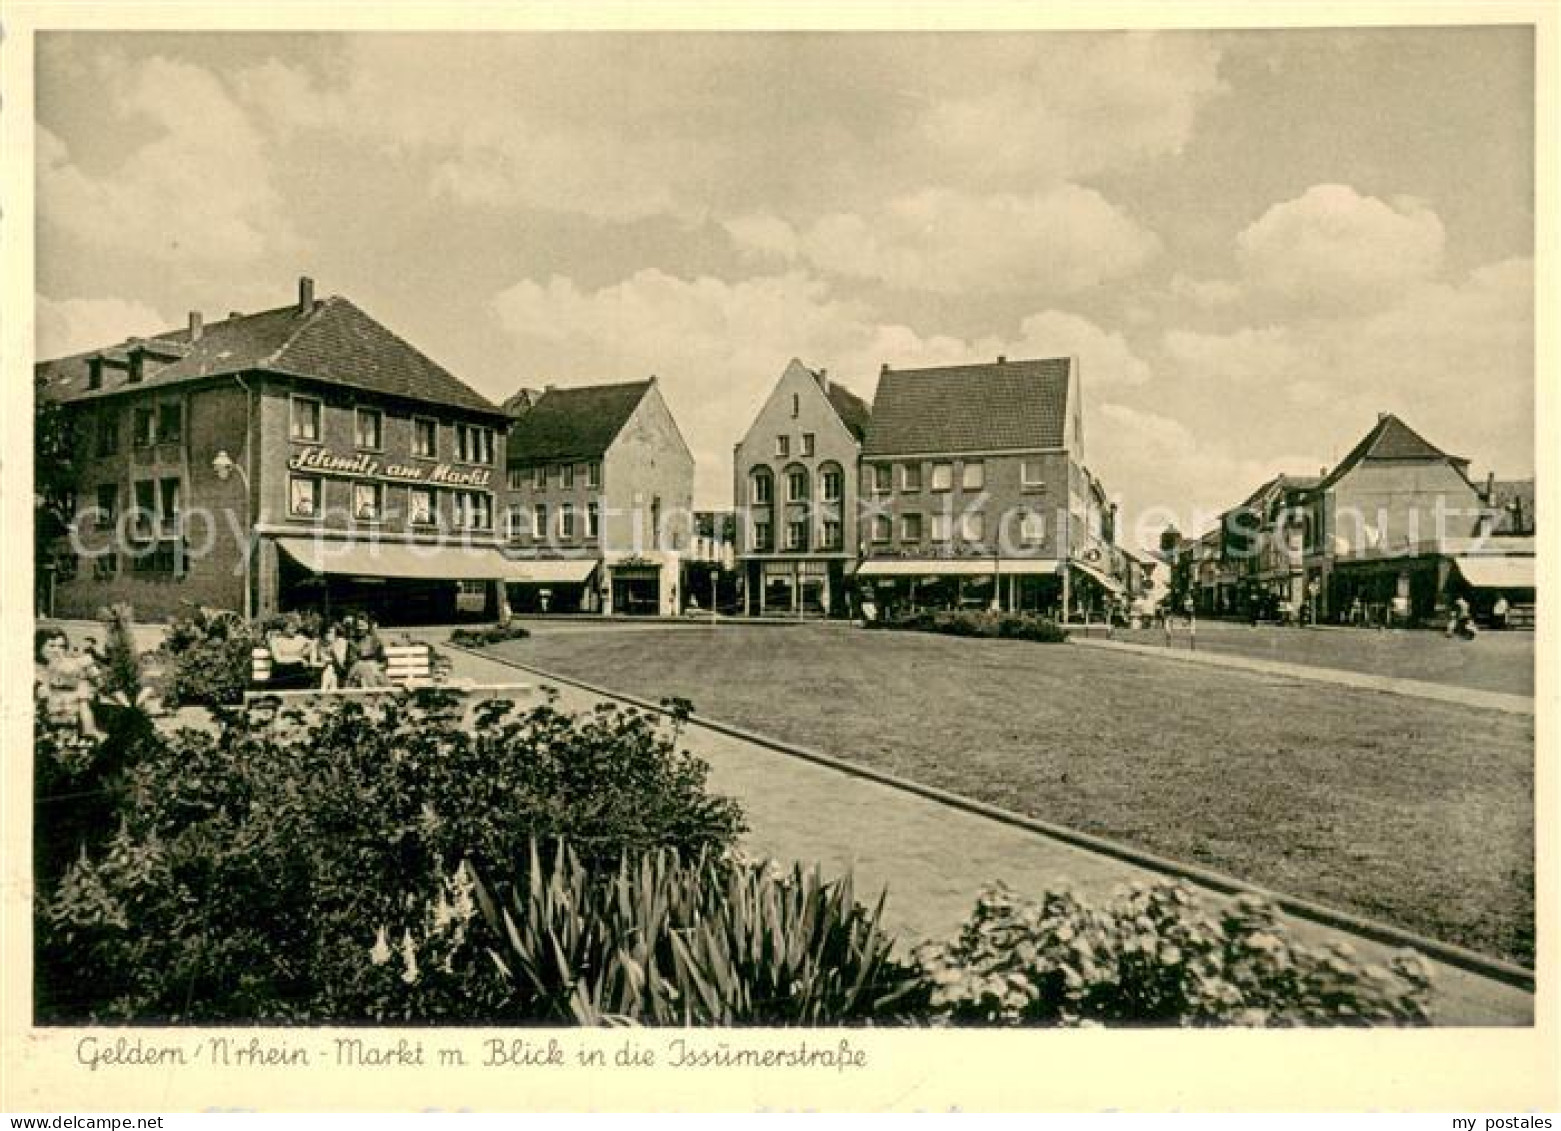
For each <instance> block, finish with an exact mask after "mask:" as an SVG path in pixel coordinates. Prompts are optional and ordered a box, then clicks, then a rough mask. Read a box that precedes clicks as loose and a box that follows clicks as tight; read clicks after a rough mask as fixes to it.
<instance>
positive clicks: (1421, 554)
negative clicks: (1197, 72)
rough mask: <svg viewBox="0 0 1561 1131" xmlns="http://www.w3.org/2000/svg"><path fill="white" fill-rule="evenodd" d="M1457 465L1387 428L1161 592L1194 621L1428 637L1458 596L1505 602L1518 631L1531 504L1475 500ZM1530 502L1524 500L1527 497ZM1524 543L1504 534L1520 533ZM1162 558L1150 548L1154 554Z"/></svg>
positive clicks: (1250, 520)
mask: <svg viewBox="0 0 1561 1131" xmlns="http://www.w3.org/2000/svg"><path fill="white" fill-rule="evenodd" d="M1468 467H1469V461H1468V460H1467V459H1463V458H1461V457H1458V456H1452V455H1449V454H1448V453H1447V452H1445V451H1443V450H1442V449H1441V448H1438V447H1437V446H1436V445H1434V444H1432V443H1431V442H1430V441H1428V440H1426V439H1425V438H1424V437H1423V436H1421V435H1420V434H1419V433H1417V432H1415V431H1414V430H1413V429H1412V428H1410V427H1409V426H1408V425H1407V424H1405V423H1404V422H1403V421H1402V420H1401V419H1399V418H1398V417H1397V416H1394V415H1393V414H1391V413H1382V414H1381V415H1380V416H1379V417H1378V420H1377V423H1376V425H1375V426H1374V427H1373V428H1372V429H1371V430H1370V431H1369V432H1367V433H1366V435H1365V436H1364V437H1363V438H1362V439H1361V441H1360V442H1359V443H1358V444H1356V446H1355V447H1354V448H1353V449H1352V450H1351V451H1350V452H1349V454H1348V455H1346V456H1345V457H1344V459H1343V460H1341V461H1340V462H1339V464H1338V465H1337V466H1336V467H1334V468H1333V469H1332V471H1328V470H1327V469H1324V471H1323V473H1322V474H1321V475H1319V476H1317V477H1307V476H1294V475H1280V476H1276V477H1275V478H1274V479H1271V480H1269V481H1268V482H1267V483H1265V484H1263V485H1262V486H1261V487H1259V488H1258V489H1257V490H1256V491H1254V492H1253V493H1252V494H1251V495H1250V496H1249V497H1248V498H1247V499H1246V500H1245V501H1244V502H1243V503H1242V504H1240V505H1239V506H1237V507H1234V508H1232V509H1231V510H1229V511H1227V512H1226V513H1225V514H1224V515H1222V516H1221V521H1220V524H1219V525H1218V526H1217V527H1216V528H1215V529H1214V530H1212V531H1209V532H1207V533H1206V534H1204V535H1203V536H1202V537H1201V538H1199V539H1197V540H1195V541H1189V540H1181V539H1180V536H1179V535H1174V532H1168V534H1167V536H1168V537H1174V539H1175V540H1176V542H1177V544H1176V545H1175V546H1174V547H1173V550H1172V553H1171V558H1170V560H1173V561H1174V562H1175V564H1176V567H1177V569H1178V571H1179V572H1178V580H1177V582H1176V583H1175V584H1174V586H1173V587H1177V588H1180V587H1185V588H1186V589H1187V590H1188V591H1189V592H1191V593H1192V594H1193V595H1194V599H1195V603H1196V607H1197V610H1198V611H1199V612H1200V613H1203V614H1205V615H1240V616H1247V615H1250V614H1252V613H1253V612H1254V611H1262V610H1273V609H1277V608H1283V609H1285V610H1286V611H1287V612H1288V613H1289V614H1290V615H1292V616H1295V617H1298V618H1305V617H1311V618H1315V619H1316V620H1318V621H1322V622H1333V623H1354V624H1366V625H1384V626H1385V625H1400V626H1407V625H1411V624H1427V623H1430V624H1440V623H1442V622H1443V621H1444V620H1445V617H1446V615H1447V610H1448V608H1449V606H1450V605H1451V604H1452V603H1453V602H1454V601H1455V600H1456V599H1457V598H1458V597H1460V596H1462V597H1465V598H1466V599H1468V600H1469V601H1470V604H1471V606H1472V607H1473V608H1474V609H1475V610H1476V611H1477V612H1484V611H1487V610H1489V609H1490V608H1491V607H1492V606H1493V605H1494V603H1495V601H1496V600H1497V599H1498V598H1499V597H1505V598H1506V600H1507V603H1508V605H1509V607H1512V608H1514V609H1515V610H1516V612H1515V615H1514V616H1513V617H1512V620H1513V622H1514V623H1525V622H1526V621H1527V619H1528V618H1527V617H1526V615H1525V613H1526V612H1527V611H1531V610H1532V606H1533V601H1534V565H1533V547H1534V543H1533V537H1532V521H1533V507H1532V502H1531V494H1530V495H1529V496H1528V497H1527V498H1525V495H1524V491H1523V484H1522V483H1521V482H1518V483H1516V484H1515V485H1514V486H1513V487H1511V488H1509V489H1507V490H1505V491H1498V490H1497V489H1496V486H1495V481H1494V479H1492V480H1488V481H1487V484H1486V489H1485V490H1484V491H1481V490H1480V489H1479V488H1478V487H1477V486H1476V485H1475V484H1474V482H1473V481H1471V480H1470V478H1469V475H1468ZM1530 490H1531V488H1530ZM1525 522H1527V523H1528V524H1529V525H1528V526H1527V530H1528V531H1529V533H1528V534H1527V535H1521V534H1516V533H1513V531H1514V530H1521V529H1524V527H1523V525H1522V524H1523V523H1525ZM1163 548H1164V547H1162V549H1163Z"/></svg>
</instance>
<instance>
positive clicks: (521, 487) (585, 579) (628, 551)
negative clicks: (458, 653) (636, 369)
mask: <svg viewBox="0 0 1561 1131" xmlns="http://www.w3.org/2000/svg"><path fill="white" fill-rule="evenodd" d="M506 408H507V409H508V410H509V412H510V413H511V427H510V430H509V435H508V445H507V453H506V457H505V458H506V464H507V469H506V481H505V492H504V503H505V518H504V531H503V536H504V544H505V560H506V567H505V568H506V597H507V600H508V603H509V606H510V608H511V609H512V610H514V611H516V612H538V613H567V612H580V613H600V614H604V615H619V616H673V615H676V614H677V613H678V612H679V611H680V610H681V606H682V601H683V578H682V567H683V562H684V558H685V557H686V555H687V553H688V550H689V548H690V546H691V544H692V541H693V503H694V457H693V454H692V453H691V452H690V451H689V448H688V444H687V443H686V442H685V441H684V439H683V435H682V433H681V432H680V431H679V430H678V426H677V422H676V421H675V420H674V419H673V417H672V413H671V411H670V410H669V409H668V408H667V403H666V400H665V399H664V398H663V397H662V394H661V390H660V388H659V386H658V385H657V382H656V379H655V378H654V377H652V378H650V379H649V380H646V381H635V382H627V383H621V384H612V385H591V386H582V387H575V388H566V389H559V388H553V387H548V388H546V389H544V390H542V391H541V392H540V393H536V392H532V391H529V390H522V391H521V392H519V393H517V394H516V395H515V396H514V397H511V398H510V399H509V401H507V402H506Z"/></svg>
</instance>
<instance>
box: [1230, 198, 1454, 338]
mask: <svg viewBox="0 0 1561 1131" xmlns="http://www.w3.org/2000/svg"><path fill="white" fill-rule="evenodd" d="M1445 242H1446V233H1445V232H1444V231H1443V228H1442V221H1441V220H1440V219H1439V218H1438V217H1437V215H1436V213H1435V212H1433V211H1432V210H1431V209H1430V207H1428V206H1427V205H1426V204H1425V203H1424V202H1423V201H1419V200H1415V199H1413V198H1410V197H1399V198H1395V199H1394V200H1392V201H1384V200H1380V199H1378V198H1376V197H1373V196H1361V195H1360V194H1359V193H1357V192H1356V191H1355V190H1354V189H1353V188H1350V187H1349V186H1348V185H1314V186H1312V187H1311V188H1309V189H1307V190H1306V192H1305V193H1303V194H1302V195H1301V196H1299V197H1297V198H1296V199H1294V200H1288V201H1285V202H1283V203H1281V204H1276V205H1274V206H1273V207H1272V208H1270V209H1269V210H1268V211H1267V212H1265V213H1264V214H1263V215H1262V216H1261V217H1260V218H1259V219H1258V220H1257V221H1256V222H1254V223H1253V224H1252V225H1251V226H1249V227H1248V228H1247V229H1246V230H1245V231H1243V232H1242V233H1241V234H1240V235H1239V236H1237V238H1236V256H1237V260H1238V261H1239V262H1240V264H1241V266H1242V269H1243V270H1244V271H1245V273H1246V275H1247V277H1248V278H1249V279H1250V280H1251V281H1252V282H1253V283H1255V284H1256V285H1257V286H1259V287H1262V288H1264V289H1266V290H1268V291H1271V292H1273V293H1275V294H1278V295H1280V296H1283V297H1285V298H1289V299H1292V300H1295V301H1298V302H1301V303H1305V304H1308V305H1313V306H1319V307H1324V308H1333V309H1347V308H1352V307H1355V306H1357V305H1359V304H1361V303H1363V302H1369V303H1373V304H1380V303H1384V302H1388V301H1391V300H1392V299H1394V298H1395V297H1396V296H1397V295H1398V294H1399V293H1401V292H1402V290H1403V288H1405V287H1407V286H1410V285H1412V284H1415V283H1418V282H1421V281H1423V280H1426V279H1429V278H1431V277H1432V276H1433V275H1434V274H1435V273H1436V271H1437V269H1438V268H1439V267H1440V265H1441V262H1442V249H1443V245H1444V244H1445Z"/></svg>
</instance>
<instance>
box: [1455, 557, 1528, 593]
mask: <svg viewBox="0 0 1561 1131" xmlns="http://www.w3.org/2000/svg"><path fill="white" fill-rule="evenodd" d="M1453 562H1454V563H1455V564H1456V565H1457V566H1458V572H1459V573H1461V574H1463V579H1464V580H1465V581H1467V582H1468V583H1469V584H1470V585H1472V586H1473V587H1474V588H1476V589H1532V588H1534V559H1533V558H1530V557H1523V558H1502V557H1479V558H1454V559H1453Z"/></svg>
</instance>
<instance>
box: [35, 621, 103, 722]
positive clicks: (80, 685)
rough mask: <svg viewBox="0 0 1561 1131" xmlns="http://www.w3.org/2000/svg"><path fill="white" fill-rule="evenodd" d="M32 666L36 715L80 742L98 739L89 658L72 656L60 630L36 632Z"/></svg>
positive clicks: (41, 629) (44, 629)
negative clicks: (67, 729) (76, 736)
mask: <svg viewBox="0 0 1561 1131" xmlns="http://www.w3.org/2000/svg"><path fill="white" fill-rule="evenodd" d="M33 662H34V667H33V696H34V699H35V702H36V704H37V707H38V710H39V712H40V714H41V715H43V717H45V718H47V719H48V720H49V721H50V722H51V723H53V724H55V725H56V726H67V727H71V728H73V729H75V730H76V731H77V732H79V733H80V735H81V737H82V738H85V739H89V740H91V741H97V740H99V739H101V738H102V737H103V732H102V730H100V729H99V728H98V724H97V719H96V718H95V717H94V715H93V712H92V701H93V699H94V698H96V695H97V689H96V688H95V687H94V685H93V682H92V674H93V670H94V665H93V663H92V659H91V657H89V656H78V655H74V654H72V653H71V651H70V645H69V642H68V641H67V639H66V636H65V633H64V631H63V630H62V629H58V628H40V629H39V630H38V631H37V632H36V633H35V634H34V636H33Z"/></svg>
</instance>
